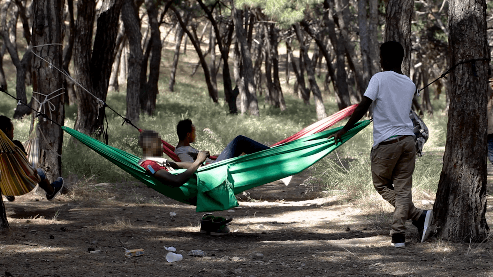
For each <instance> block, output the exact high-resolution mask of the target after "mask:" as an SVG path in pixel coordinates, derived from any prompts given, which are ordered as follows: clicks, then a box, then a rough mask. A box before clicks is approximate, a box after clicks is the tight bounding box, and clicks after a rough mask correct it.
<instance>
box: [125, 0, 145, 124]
mask: <svg viewBox="0 0 493 277" xmlns="http://www.w3.org/2000/svg"><path fill="white" fill-rule="evenodd" d="M124 1H125V3H124V4H123V7H122V19H123V24H124V25H125V33H126V35H127V38H128V43H129V45H130V54H129V56H128V78H127V115H126V117H127V118H128V119H129V120H130V121H137V120H139V112H140V103H139V100H140V71H141V70H142V59H143V54H142V45H141V41H142V34H141V33H140V21H139V16H138V13H137V7H136V6H135V5H134V2H133V1H132V0H124Z"/></svg>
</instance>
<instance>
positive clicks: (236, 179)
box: [62, 120, 370, 212]
mask: <svg viewBox="0 0 493 277" xmlns="http://www.w3.org/2000/svg"><path fill="white" fill-rule="evenodd" d="M368 124H370V121H369V120H365V121H361V122H358V123H357V124H356V125H355V126H354V127H353V128H352V129H351V130H349V131H348V132H347V133H346V134H345V135H344V136H343V137H342V139H341V142H340V143H337V144H336V143H335V142H334V139H333V138H331V139H327V138H328V137H329V136H330V135H332V134H334V133H336V132H337V131H339V130H340V129H341V128H342V127H338V128H333V129H329V130H326V131H323V132H319V133H315V134H312V135H310V136H306V137H302V138H300V139H297V140H294V141H291V142H287V143H284V144H282V145H279V146H277V147H272V148H270V149H266V150H263V151H260V152H256V153H253V154H248V155H243V156H240V157H236V158H232V159H228V160H224V161H220V162H217V163H213V164H209V165H206V166H203V167H201V168H199V169H198V170H197V172H196V173H195V174H194V175H193V176H192V177H191V178H190V180H189V181H188V182H187V183H185V184H184V185H182V186H181V187H170V186H167V185H165V184H163V183H161V182H160V181H159V180H157V179H155V178H154V177H153V176H151V175H149V174H147V173H146V171H145V169H144V168H142V167H141V166H140V165H139V164H138V162H139V160H140V158H139V157H137V156H135V155H132V154H130V153H127V152H125V151H123V150H120V149H118V148H115V147H111V146H108V145H106V144H104V143H103V142H100V141H98V140H96V139H94V138H91V137H90V136H87V135H85V134H82V133H80V132H78V131H76V130H73V129H71V128H68V127H66V126H63V127H62V129H63V130H64V131H66V132H67V133H69V134H70V135H72V136H73V137H75V138H76V139H77V140H79V141H80V142H82V143H83V144H85V145H86V146H88V147H89V148H91V149H92V150H94V151H96V152H97V153H98V154H99V155H101V156H103V157H104V158H106V159H108V160H109V161H111V162H112V163H114V164H115V165H117V166H118V167H120V168H121V169H123V170H125V171H126V172H128V173H130V174H131V175H132V176H133V177H135V178H136V179H138V180H139V181H141V182H143V183H145V184H146V185H147V186H148V187H151V188H153V189H155V190H156V191H158V192H159V193H161V194H164V195H166V196H167V197H170V198H172V199H175V200H177V201H180V202H183V203H187V204H191V205H196V206H197V208H196V211H197V212H205V211H221V210H227V209H230V208H233V207H236V206H238V202H237V200H236V197H235V194H238V193H241V192H243V191H245V190H248V189H251V188H254V187H257V186H261V185H264V184H267V183H270V182H273V181H275V180H279V179H282V178H285V177H288V176H291V175H294V174H297V173H299V172H301V171H303V170H305V169H306V168H308V167H310V166H311V165H313V164H314V163H316V162H317V161H319V160H320V159H322V158H323V157H325V156H326V155H328V154H329V153H330V152H332V151H333V150H335V149H336V148H337V147H339V146H340V145H342V144H343V143H344V142H346V141H348V140H349V139H350V138H351V137H353V136H354V135H356V134H357V133H358V132H359V131H361V130H362V129H363V128H365V127H366V126H368ZM183 171H184V170H176V171H174V172H172V173H173V174H178V173H181V172H183Z"/></svg>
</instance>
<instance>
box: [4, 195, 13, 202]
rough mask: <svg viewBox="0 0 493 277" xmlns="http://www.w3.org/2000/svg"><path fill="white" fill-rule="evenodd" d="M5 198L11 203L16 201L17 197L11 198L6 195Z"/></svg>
mask: <svg viewBox="0 0 493 277" xmlns="http://www.w3.org/2000/svg"><path fill="white" fill-rule="evenodd" d="M5 197H7V200H9V202H14V201H15V196H13V195H9V196H7V195H5Z"/></svg>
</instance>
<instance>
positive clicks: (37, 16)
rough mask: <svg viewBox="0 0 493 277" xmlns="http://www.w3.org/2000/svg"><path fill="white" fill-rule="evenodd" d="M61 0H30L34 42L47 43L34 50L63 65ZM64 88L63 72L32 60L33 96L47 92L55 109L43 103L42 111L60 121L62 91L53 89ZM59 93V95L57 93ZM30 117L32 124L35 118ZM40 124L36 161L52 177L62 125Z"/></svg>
mask: <svg viewBox="0 0 493 277" xmlns="http://www.w3.org/2000/svg"><path fill="white" fill-rule="evenodd" d="M63 7H64V1H63V0H38V1H34V4H33V15H34V18H33V36H32V40H33V44H34V45H46V44H52V45H47V46H42V47H37V48H34V49H33V51H34V52H35V53H36V54H37V55H39V56H41V57H43V58H44V59H45V60H48V61H50V62H51V63H52V64H53V65H54V66H55V67H57V68H61V67H62V52H63V50H62V47H61V45H59V44H61V43H62V42H63V38H62V25H63V22H62V16H63ZM60 88H63V76H62V74H61V73H60V72H59V71H58V70H56V69H55V68H54V67H51V66H48V65H47V64H46V62H44V61H43V60H41V59H35V60H34V62H33V91H36V92H38V93H37V94H35V96H34V97H36V99H38V101H39V102H41V103H43V102H44V100H45V99H46V97H47V96H48V95H50V96H49V98H50V103H51V104H52V105H53V107H55V109H54V110H53V111H51V112H49V108H48V107H46V106H47V105H48V104H47V103H45V104H44V105H45V107H44V108H45V109H43V107H41V111H45V112H46V113H47V115H48V117H49V118H50V119H51V120H53V121H54V122H57V123H59V124H62V125H63V122H64V119H65V106H64V99H63V97H64V94H63V92H59V91H58V92H55V91H57V90H59V89H60ZM57 94H58V96H57ZM39 102H36V103H34V105H33V106H34V108H35V109H38V108H39V105H38V103H39ZM37 119H38V118H36V117H34V116H33V118H32V124H33V123H34V120H37ZM39 120H40V122H39V125H38V126H39V128H40V131H41V133H42V134H43V136H42V137H41V138H40V140H39V148H40V155H39V165H40V167H41V168H42V169H43V170H44V171H45V172H46V177H47V179H48V180H50V181H52V180H55V179H56V178H58V177H59V176H61V175H62V167H61V164H62V159H61V154H62V143H63V131H62V129H61V128H60V127H59V126H58V125H56V124H53V123H52V122H50V121H48V120H44V119H42V118H41V117H40V118H39Z"/></svg>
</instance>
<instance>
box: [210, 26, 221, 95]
mask: <svg viewBox="0 0 493 277" xmlns="http://www.w3.org/2000/svg"><path fill="white" fill-rule="evenodd" d="M216 35H219V34H216V32H214V27H213V26H211V29H210V36H209V44H210V48H211V63H210V65H209V68H210V72H211V82H212V86H213V87H214V90H215V91H217V74H216Z"/></svg>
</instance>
